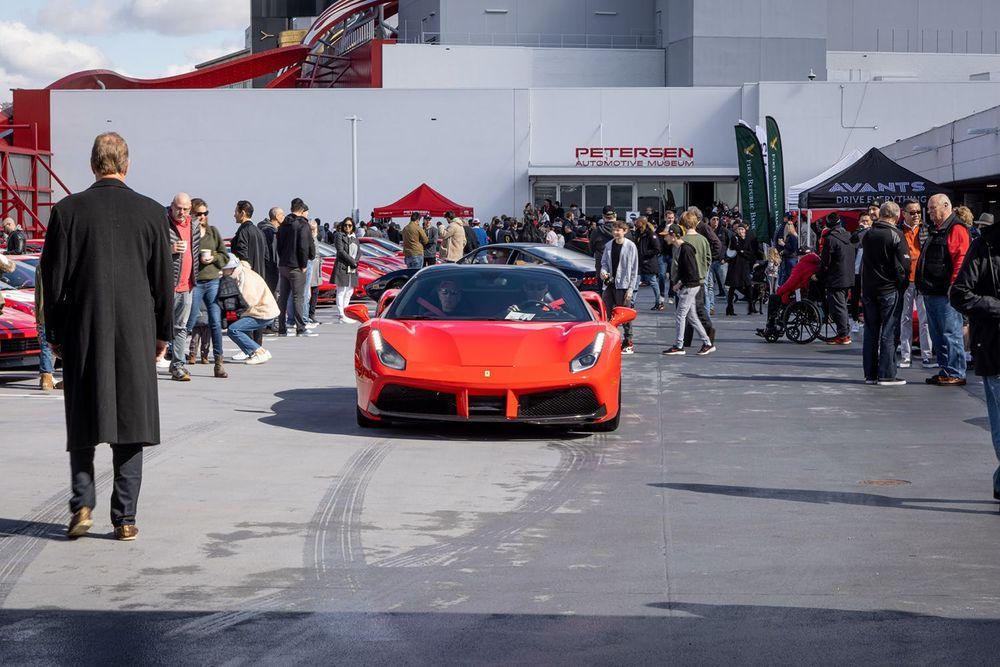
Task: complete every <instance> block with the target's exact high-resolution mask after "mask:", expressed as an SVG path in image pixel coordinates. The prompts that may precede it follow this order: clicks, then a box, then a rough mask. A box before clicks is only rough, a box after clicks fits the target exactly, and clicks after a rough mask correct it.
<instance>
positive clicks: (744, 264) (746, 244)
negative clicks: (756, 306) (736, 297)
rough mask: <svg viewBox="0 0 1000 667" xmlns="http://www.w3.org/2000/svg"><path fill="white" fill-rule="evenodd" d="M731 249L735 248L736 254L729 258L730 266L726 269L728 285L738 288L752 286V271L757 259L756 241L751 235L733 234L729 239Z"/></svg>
mask: <svg viewBox="0 0 1000 667" xmlns="http://www.w3.org/2000/svg"><path fill="white" fill-rule="evenodd" d="M729 250H735V251H736V256H735V257H730V258H728V260H727V261H728V263H729V268H728V269H727V270H726V287H731V288H734V289H737V290H747V289H749V288H750V283H751V282H752V281H751V271H752V270H753V265H754V262H755V261H757V253H756V243H755V242H754V240H753V239H751V238H750V237H749V236H747V237H746V238H740V235H739V234H733V235H732V237H731V238H730V239H729Z"/></svg>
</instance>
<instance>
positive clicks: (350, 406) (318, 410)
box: [260, 387, 590, 442]
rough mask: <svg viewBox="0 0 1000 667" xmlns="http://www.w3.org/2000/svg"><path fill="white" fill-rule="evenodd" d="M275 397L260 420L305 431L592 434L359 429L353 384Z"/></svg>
mask: <svg viewBox="0 0 1000 667" xmlns="http://www.w3.org/2000/svg"><path fill="white" fill-rule="evenodd" d="M275 397H276V398H277V399H278V402H277V403H275V404H274V405H272V406H271V411H272V413H273V414H268V415H267V416H266V417H261V418H260V421H261V423H264V424H269V425H271V426H278V427H281V428H287V429H291V430H294V431H304V432H307V433H324V434H329V435H357V436H368V437H394V436H395V437H400V438H406V439H408V440H437V441H442V440H460V441H468V442H495V441H508V440H535V441H537V440H552V439H558V440H579V439H583V438H587V437H589V436H590V434H589V433H570V432H567V431H566V430H565V429H559V428H555V427H550V428H545V427H538V426H527V425H524V424H446V423H426V424H425V423H398V424H390V425H388V426H381V427H376V428H361V427H360V426H358V425H357V420H356V418H355V413H356V409H357V392H356V390H355V388H354V387H323V388H311V389H290V390H288V391H282V392H279V393H277V394H275Z"/></svg>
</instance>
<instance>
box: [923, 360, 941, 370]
mask: <svg viewBox="0 0 1000 667" xmlns="http://www.w3.org/2000/svg"><path fill="white" fill-rule="evenodd" d="M920 365H921V366H923V367H924V368H937V367H938V363H937V361H935V360H934V359H922V360H921V361H920Z"/></svg>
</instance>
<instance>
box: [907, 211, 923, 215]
mask: <svg viewBox="0 0 1000 667" xmlns="http://www.w3.org/2000/svg"><path fill="white" fill-rule="evenodd" d="M906 215H920V211H907V212H906Z"/></svg>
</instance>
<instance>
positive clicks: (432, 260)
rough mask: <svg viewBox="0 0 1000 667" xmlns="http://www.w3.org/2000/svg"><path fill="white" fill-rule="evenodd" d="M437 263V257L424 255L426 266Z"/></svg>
mask: <svg viewBox="0 0 1000 667" xmlns="http://www.w3.org/2000/svg"><path fill="white" fill-rule="evenodd" d="M437 263H438V261H437V257H428V256H427V255H424V266H434V265H435V264H437Z"/></svg>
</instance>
